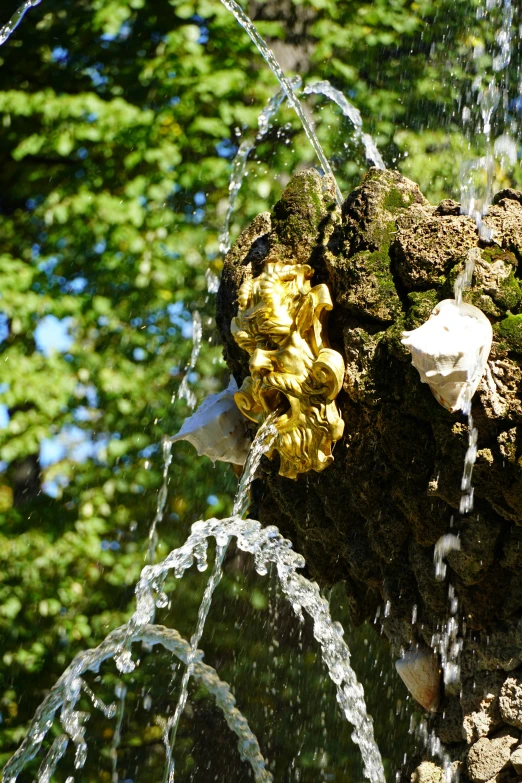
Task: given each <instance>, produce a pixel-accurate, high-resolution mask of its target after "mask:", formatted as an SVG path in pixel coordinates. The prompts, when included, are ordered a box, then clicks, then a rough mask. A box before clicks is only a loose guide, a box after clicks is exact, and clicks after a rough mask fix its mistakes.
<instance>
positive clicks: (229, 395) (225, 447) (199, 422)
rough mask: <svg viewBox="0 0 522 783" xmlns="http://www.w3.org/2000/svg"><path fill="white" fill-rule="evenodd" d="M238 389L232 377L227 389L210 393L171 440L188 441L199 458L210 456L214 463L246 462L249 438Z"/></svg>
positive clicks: (241, 463)
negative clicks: (236, 398)
mask: <svg viewBox="0 0 522 783" xmlns="http://www.w3.org/2000/svg"><path fill="white" fill-rule="evenodd" d="M236 392H237V383H236V381H235V380H234V378H233V377H231V378H230V383H229V384H228V387H227V388H226V389H225V390H224V391H222V392H219V393H218V394H210V395H209V396H208V397H207V398H206V399H205V400H203V402H202V403H201V405H200V406H199V408H198V409H197V410H196V411H195V413H193V414H192V416H189V418H188V419H185V421H184V422H183V426H182V427H181V429H180V431H179V432H178V433H177V435H174V437H173V438H172V442H173V443H175V442H176V441H178V440H188V442H189V443H192V445H193V446H194V447H195V448H196V451H197V452H198V454H199V456H200V457H201V456H203V455H204V456H206V457H209V458H210V459H211V460H212V462H215V461H216V460H218V461H220V462H232V463H233V464H234V465H244V464H245V460H246V457H247V454H248V450H249V448H250V440H249V439H248V438H247V437H246V434H245V433H246V428H245V420H244V418H243V416H242V414H241V412H240V411H239V408H238V407H237V405H236V403H235V401H234V394H235V393H236Z"/></svg>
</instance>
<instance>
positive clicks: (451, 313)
mask: <svg viewBox="0 0 522 783" xmlns="http://www.w3.org/2000/svg"><path fill="white" fill-rule="evenodd" d="M492 339H493V330H492V328H491V324H490V322H489V321H488V319H487V318H486V316H485V315H484V313H483V312H482V310H479V308H478V307H474V305H470V304H466V303H464V302H463V303H461V304H457V302H456V301H455V300H454V299H445V300H444V301H443V302H439V304H438V305H437V306H436V307H435V308H434V310H433V312H432V313H431V315H430V317H429V319H428V320H427V321H426V322H425V323H423V324H422V326H419V328H418V329H414V330H413V331H411V332H403V333H402V343H403V344H404V345H405V346H406V347H407V348H409V349H410V351H411V354H412V362H413V366H414V367H415V368H416V369H417V370H418V371H419V375H420V377H421V381H422V382H423V383H427V384H428V385H429V387H430V389H431V391H432V392H433V394H434V396H435V398H436V399H437V402H440V404H441V405H443V406H444V407H445V408H447V409H448V410H449V411H451V412H452V413H454V412H455V411H458V410H461V409H465V408H466V405H467V404H469V403H468V401H469V400H471V398H472V397H473V395H474V394H475V392H476V390H477V386H478V385H479V383H480V379H481V378H482V376H483V375H484V372H485V370H486V364H487V361H488V356H489V351H490V349H491V341H492Z"/></svg>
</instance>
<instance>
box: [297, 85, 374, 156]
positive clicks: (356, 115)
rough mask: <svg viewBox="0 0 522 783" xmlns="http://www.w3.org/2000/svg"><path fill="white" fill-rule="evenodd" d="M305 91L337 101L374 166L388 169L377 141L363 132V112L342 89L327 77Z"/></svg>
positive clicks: (306, 93) (305, 92)
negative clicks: (334, 85) (338, 88)
mask: <svg viewBox="0 0 522 783" xmlns="http://www.w3.org/2000/svg"><path fill="white" fill-rule="evenodd" d="M303 92H304V94H305V95H312V94H315V95H324V96H325V98H329V99H330V100H331V101H333V102H334V103H336V104H337V105H338V106H339V108H340V109H341V110H342V112H343V114H344V116H345V117H348V119H349V120H350V121H351V123H352V125H353V127H354V128H355V137H356V138H358V139H360V140H361V142H362V144H363V146H364V151H365V153H366V158H367V160H368V161H369V162H370V163H371V164H372V166H376V167H377V168H378V169H382V170H383V171H384V170H385V169H386V164H385V163H384V161H383V159H382V157H381V153H380V152H379V150H378V149H377V145H376V143H375V141H374V140H373V139H372V137H371V136H370V134H369V133H364V132H363V129H362V127H363V121H362V117H361V112H360V111H359V109H356V108H355V106H353V105H352V104H351V103H350V101H349V100H348V99H347V98H346V96H345V95H344V94H343V93H342V92H341V91H340V90H337V89H336V88H335V87H333V86H332V85H331V84H330V82H329V81H328V80H327V79H325V80H324V81H320V82H315V83H314V84H309V85H307V86H306V87H305V88H304V90H303Z"/></svg>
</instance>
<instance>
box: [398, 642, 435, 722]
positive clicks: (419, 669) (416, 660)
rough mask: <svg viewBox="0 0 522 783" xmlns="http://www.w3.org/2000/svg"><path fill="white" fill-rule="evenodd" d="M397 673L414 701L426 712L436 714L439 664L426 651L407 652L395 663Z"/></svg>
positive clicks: (433, 656) (431, 654)
mask: <svg viewBox="0 0 522 783" xmlns="http://www.w3.org/2000/svg"><path fill="white" fill-rule="evenodd" d="M395 668H396V669H397V673H398V675H399V677H400V678H401V680H402V681H403V683H404V684H405V686H406V687H407V689H408V690H409V692H410V693H411V695H412V696H413V698H414V699H415V701H418V702H419V704H420V705H421V706H422V707H424V709H425V710H427V711H428V712H436V711H437V707H438V706H439V701H440V688H441V676H440V667H439V662H438V660H437V658H436V657H435V655H433V653H432V652H428V651H427V650H420V649H416V650H409V652H406V653H405V654H404V655H403V657H402V658H399V660H398V661H396V662H395Z"/></svg>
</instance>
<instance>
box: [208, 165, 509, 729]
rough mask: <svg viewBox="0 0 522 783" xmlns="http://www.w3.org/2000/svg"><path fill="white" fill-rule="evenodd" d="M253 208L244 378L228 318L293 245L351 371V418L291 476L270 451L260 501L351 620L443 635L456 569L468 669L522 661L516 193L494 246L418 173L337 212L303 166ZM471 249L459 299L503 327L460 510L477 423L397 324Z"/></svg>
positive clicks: (230, 294)
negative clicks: (444, 394) (264, 211)
mask: <svg viewBox="0 0 522 783" xmlns="http://www.w3.org/2000/svg"><path fill="white" fill-rule="evenodd" d="M257 221H258V222H257V223H256V221H254V224H253V225H252V226H251V227H250V228H249V229H247V230H246V232H243V234H242V235H241V237H240V238H239V240H238V242H237V243H236V245H235V246H234V248H233V249H232V250H231V252H230V253H229V255H228V257H227V259H226V261H225V268H224V275H223V282H222V285H221V289H220V292H219V296H218V322H219V325H220V329H221V334H222V337H223V342H224V345H225V356H226V359H227V361H228V363H229V366H230V369H231V370H232V372H233V373H234V374H235V376H236V379H237V380H238V382H241V381H242V380H243V378H244V377H245V375H246V374H248V357H247V356H246V354H243V352H241V351H239V349H238V348H237V346H235V344H234V341H233V339H232V338H231V335H230V330H229V326H230V319H231V318H232V316H233V315H234V314H235V312H236V309H237V292H238V288H239V285H240V283H241V281H242V280H243V279H244V277H245V276H246V275H256V274H259V271H260V269H261V268H262V265H263V263H264V262H265V260H266V259H270V260H277V259H278V258H281V259H285V261H286V263H292V260H293V262H301V263H302V262H306V263H309V264H310V265H311V266H312V267H313V268H314V269H315V278H314V282H325V283H327V284H328V286H329V288H330V291H331V294H332V298H333V300H334V310H333V312H332V313H331V316H330V321H329V332H330V339H331V342H332V345H333V347H334V348H336V349H337V350H338V351H340V352H341V353H342V355H343V357H344V360H345V366H346V370H345V377H344V385H343V391H342V392H341V393H340V395H339V397H338V404H339V407H340V409H341V412H342V416H343V419H344V422H345V434H344V436H343V438H342V440H341V441H339V442H338V443H337V444H336V446H335V449H334V452H333V453H334V462H333V464H332V465H331V466H330V467H328V468H327V469H326V470H325V471H324V472H322V473H309V474H306V475H301V476H300V477H299V479H298V480H297V481H293V480H290V479H285V478H282V477H281V476H279V475H278V469H277V463H276V462H275V461H274V462H271V461H270V460H268V459H264V462H263V467H262V475H263V478H262V480H261V481H260V482H259V483H258V486H257V488H256V491H255V507H254V508H253V513H255V514H257V515H258V518H259V519H260V520H261V521H262V522H263V523H264V524H269V523H273V524H276V525H277V526H278V527H279V528H280V529H281V530H282V532H283V533H284V534H285V535H287V536H288V537H289V538H290V539H291V540H292V541H293V543H294V546H295V548H296V549H297V550H299V551H301V552H302V553H303V555H304V556H305V558H306V562H307V569H308V574H309V575H310V576H312V577H313V578H314V579H316V580H317V581H318V582H319V583H320V584H322V585H324V586H327V585H332V584H334V583H336V582H338V581H340V580H343V581H344V583H345V585H346V590H347V593H348V595H349V597H350V605H351V607H352V611H353V618H354V621H355V622H361V621H363V620H373V618H374V617H375V615H376V613H379V616H380V620H379V622H380V623H382V628H383V632H384V633H385V634H386V635H387V636H388V638H389V639H390V642H391V643H392V645H393V647H394V649H395V650H396V651H397V652H398V651H399V649H400V648H401V646H402V647H405V648H407V647H408V646H409V645H411V644H413V645H415V644H420V645H423V646H425V647H429V646H430V645H431V644H432V642H433V639H434V638H436V635H437V634H440V629H441V628H442V627H445V623H446V622H447V618H448V584H451V585H452V589H453V590H454V596H455V599H456V600H457V602H458V617H459V622H460V626H459V628H460V631H459V633H460V634H461V636H462V634H463V628H464V627H465V629H466V630H465V633H464V635H463V644H464V646H463V652H462V666H463V671H465V672H466V673H467V676H469V677H470V678H471V677H472V675H473V672H476V671H478V670H482V671H487V670H492V671H493V670H502V671H503V670H505V671H506V672H507V671H508V670H515V671H516V670H517V669H518V667H521V668H522V577H521V573H520V571H521V564H522V555H520V551H521V548H522V543H521V542H522V538H521V535H522V534H521V533H520V530H521V529H522V370H521V362H522V286H521V282H522V281H521V278H520V272H519V268H520V267H519V264H520V261H521V260H522V194H520V193H517V192H516V191H503V192H502V193H501V194H499V195H498V196H497V198H496V200H495V204H494V206H492V207H491V209H490V212H489V213H488V215H487V216H486V223H488V225H490V227H491V228H493V230H494V238H493V242H492V243H491V244H489V245H485V244H484V243H483V242H482V241H481V240H480V239H479V237H478V234H477V231H476V228H475V225H474V223H473V221H471V220H470V219H469V218H467V217H465V216H462V215H460V207H459V205H458V204H456V203H455V202H452V201H449V200H447V201H444V202H442V203H441V204H440V205H439V206H437V207H434V206H432V205H430V204H429V203H428V202H427V201H426V199H425V198H424V197H423V196H422V194H421V193H420V191H419V189H418V187H417V186H416V185H415V183H413V182H410V181H408V180H407V179H405V178H403V177H402V176H401V175H400V174H398V173H397V172H389V171H386V172H382V171H379V170H377V169H371V170H370V172H369V173H368V174H367V176H366V177H365V178H364V179H363V181H362V183H361V185H360V186H359V187H358V188H356V190H355V191H354V192H353V193H351V194H350V195H349V196H348V198H347V199H346V201H345V203H344V205H343V207H342V209H341V210H339V209H338V208H337V207H336V206H335V205H334V200H333V192H332V190H331V189H329V188H328V187H327V186H325V182H324V180H322V179H321V178H320V177H319V176H318V175H317V174H315V173H306V172H305V173H301V174H299V175H297V176H296V177H295V178H294V179H293V180H292V182H291V183H290V185H289V186H288V188H287V189H286V191H285V193H284V194H283V196H282V199H281V201H280V202H279V204H278V205H276V206H275V208H274V212H273V214H272V215H271V216H268V215H265V216H263V217H262V218H261V217H259V218H258V219H257ZM470 250H472V251H473V252H474V253H476V258H477V263H476V267H475V273H474V276H473V281H472V285H471V288H470V289H469V290H467V291H466V292H465V297H464V298H465V300H466V301H469V302H472V303H474V304H476V305H477V306H479V307H481V308H482V310H483V311H484V312H485V313H486V314H487V316H488V317H489V318H490V320H491V323H492V325H493V332H494V339H493V345H492V350H491V355H490V360H489V365H488V372H487V375H486V376H485V377H484V378H483V380H482V382H481V384H480V386H479V389H478V391H477V393H476V394H475V397H474V400H473V420H474V423H475V426H476V427H477V429H478V456H477V462H476V465H475V469H474V473H473V485H474V492H475V507H474V509H473V511H472V513H471V514H469V515H466V516H461V515H460V514H459V502H460V497H461V489H460V483H461V476H462V471H463V465H464V456H465V453H466V449H467V447H468V430H467V421H466V419H465V417H463V416H462V415H460V414H450V413H449V412H448V411H446V410H445V409H444V408H442V407H441V406H440V405H439V404H438V403H437V401H436V400H435V398H434V397H433V395H432V394H431V392H430V390H429V388H428V386H427V385H425V384H422V383H421V382H420V378H419V375H418V373H417V371H416V370H415V368H414V367H413V366H412V364H411V358H410V355H409V353H408V351H407V350H406V349H405V347H404V346H403V345H402V342H401V337H402V332H403V331H404V330H411V329H415V328H417V327H418V326H420V324H421V323H423V322H424V321H425V320H426V319H427V318H429V315H430V313H431V311H432V310H433V308H434V306H435V305H436V304H437V302H439V301H441V300H442V299H445V298H448V297H451V296H452V295H453V293H452V288H453V283H454V281H455V279H456V277H457V275H458V274H459V272H460V271H462V268H463V264H464V263H465V259H466V255H467V253H468V252H469V251H470ZM448 533H451V534H452V535H455V536H458V537H459V541H460V549H458V550H455V551H453V552H451V553H450V554H449V555H448V556H447V581H446V582H440V581H438V580H437V579H436V578H435V571H434V548H435V545H436V543H437V541H438V540H439V539H440V537H441V536H443V535H445V534H448ZM385 606H386V607H387V610H386V613H385V612H384V607H385ZM412 617H415V618H416V620H415V622H412ZM457 691H458V689H457ZM455 699H457V701H458V694H456V693H453V692H451V690H448V692H447V693H446V695H445V702H444V704H445V705H446V707H445V709H448V710H449V711H450V712H451V710H453V711H454V712H455V714H456V713H457V712H458V709H457V707H456V706H455V704H454V703H453V702H452V700H455ZM457 706H458V705H457ZM448 736H449V735H448Z"/></svg>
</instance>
